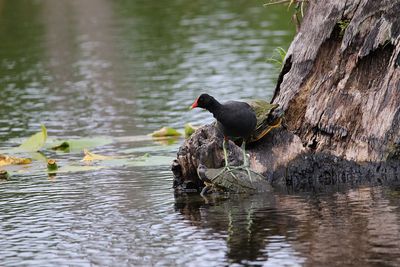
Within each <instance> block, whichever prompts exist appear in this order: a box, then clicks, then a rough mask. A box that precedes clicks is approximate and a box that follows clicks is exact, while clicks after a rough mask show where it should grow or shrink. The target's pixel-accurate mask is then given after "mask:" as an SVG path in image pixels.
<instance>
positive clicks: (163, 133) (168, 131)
mask: <svg viewBox="0 0 400 267" xmlns="http://www.w3.org/2000/svg"><path fill="white" fill-rule="evenodd" d="M181 135H182V134H181V133H180V132H178V131H177V130H176V129H174V128H170V127H162V128H161V129H160V130H157V131H154V132H153V133H151V136H152V137H171V136H181Z"/></svg>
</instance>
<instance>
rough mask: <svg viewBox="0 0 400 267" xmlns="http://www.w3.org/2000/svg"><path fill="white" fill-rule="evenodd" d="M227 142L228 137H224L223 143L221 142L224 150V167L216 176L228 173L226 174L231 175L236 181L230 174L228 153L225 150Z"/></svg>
mask: <svg viewBox="0 0 400 267" xmlns="http://www.w3.org/2000/svg"><path fill="white" fill-rule="evenodd" d="M227 141H228V137H226V136H224V141H223V142H222V149H223V150H224V158H225V167H224V168H223V169H222V170H221V171H220V172H219V173H218V174H217V176H219V175H221V174H222V173H224V172H226V171H228V172H231V175H232V176H233V177H235V178H236V179H237V177H236V175H235V174H233V173H232V168H231V167H230V166H229V161H228V151H227V150H226V142H227Z"/></svg>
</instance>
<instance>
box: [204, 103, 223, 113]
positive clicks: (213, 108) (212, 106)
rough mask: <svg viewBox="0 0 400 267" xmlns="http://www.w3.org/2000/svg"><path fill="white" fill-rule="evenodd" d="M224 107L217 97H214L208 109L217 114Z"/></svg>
mask: <svg viewBox="0 0 400 267" xmlns="http://www.w3.org/2000/svg"><path fill="white" fill-rule="evenodd" d="M221 108H222V104H221V103H219V102H218V101H217V100H216V99H212V101H211V103H210V104H209V105H208V107H207V110H208V111H209V112H211V113H212V114H214V115H215V112H217V111H218V110H220V109H221Z"/></svg>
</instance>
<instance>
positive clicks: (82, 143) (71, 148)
mask: <svg viewBox="0 0 400 267" xmlns="http://www.w3.org/2000/svg"><path fill="white" fill-rule="evenodd" d="M112 142H113V140H112V139H111V138H109V137H84V138H79V139H67V140H56V139H53V140H50V142H49V144H48V145H47V146H46V148H50V149H53V150H60V151H64V152H80V151H82V149H85V148H87V149H91V148H95V147H100V146H105V145H108V144H111V143H112Z"/></svg>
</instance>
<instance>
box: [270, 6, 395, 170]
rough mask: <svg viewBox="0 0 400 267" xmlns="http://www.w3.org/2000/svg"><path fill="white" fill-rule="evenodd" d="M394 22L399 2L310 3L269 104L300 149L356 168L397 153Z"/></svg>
mask: <svg viewBox="0 0 400 267" xmlns="http://www.w3.org/2000/svg"><path fill="white" fill-rule="evenodd" d="M399 14H400V1H398V0H395V1H392V0H383V1H375V0H348V1H339V0H336V1H329V2H325V1H311V2H310V5H309V9H308V12H307V15H306V16H305V18H304V21H303V23H302V25H301V29H300V32H299V33H298V34H297V35H296V37H295V39H294V41H293V43H292V44H291V46H290V48H289V51H288V54H287V59H286V63H285V65H286V66H287V68H285V70H286V71H285V72H284V73H282V74H281V75H282V79H281V80H282V82H281V83H280V84H278V85H277V88H276V91H275V96H274V98H273V102H274V103H279V104H280V105H281V106H282V107H283V108H284V109H285V111H286V118H287V125H288V129H289V130H290V131H292V132H294V133H295V134H296V135H298V136H299V137H300V139H301V141H302V143H303V145H304V146H306V147H308V148H310V149H311V150H313V151H315V152H323V151H326V152H328V153H330V154H332V155H335V156H341V157H343V158H345V159H348V160H355V161H358V162H360V161H382V160H386V159H387V158H388V157H390V156H391V155H392V154H393V151H394V150H396V149H397V150H398V149H399V143H400V131H399V130H400V128H399V127H400V69H399V52H400V39H399V32H400V16H399ZM344 21H349V24H348V26H347V28H346V29H344V33H343V32H342V33H341V29H340V27H339V26H338V25H339V23H340V22H344Z"/></svg>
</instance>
